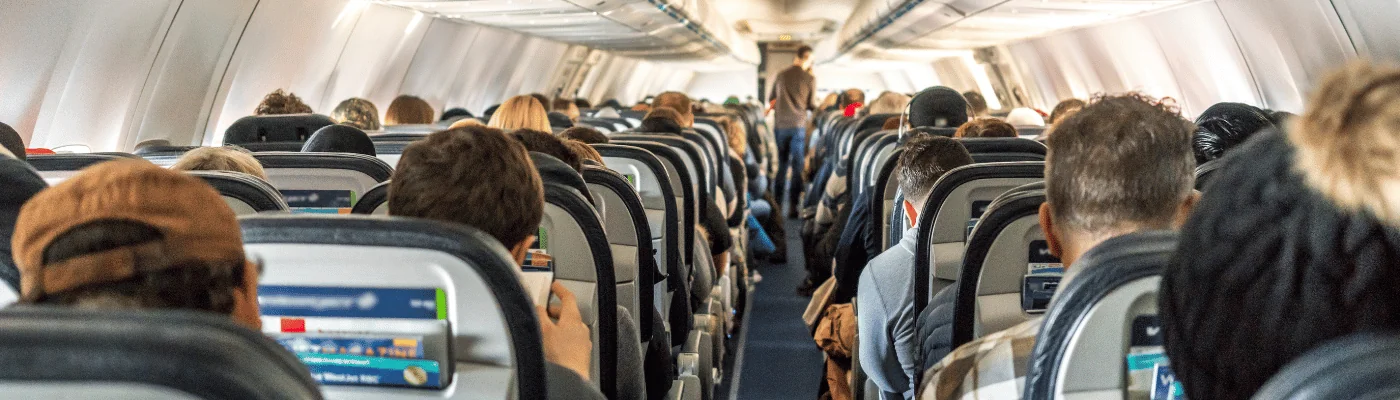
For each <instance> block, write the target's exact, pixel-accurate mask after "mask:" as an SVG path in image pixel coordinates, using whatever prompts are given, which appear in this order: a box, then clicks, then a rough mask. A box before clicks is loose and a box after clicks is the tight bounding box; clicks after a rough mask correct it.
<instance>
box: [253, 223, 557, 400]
mask: <svg viewBox="0 0 1400 400" xmlns="http://www.w3.org/2000/svg"><path fill="white" fill-rule="evenodd" d="M240 223H241V225H242V227H243V241H244V248H245V250H246V251H247V252H248V254H249V258H251V259H258V260H262V262H263V265H264V268H265V269H264V271H263V273H262V275H261V282H260V285H261V286H260V287H259V299H258V300H259V303H260V307H261V309H262V313H263V330H264V332H267V333H270V334H274V335H289V336H291V338H292V339H295V337H296V336H298V335H295V333H297V332H318V333H323V334H334V333H336V332H345V331H354V332H362V333H363V332H366V331H368V332H370V333H375V334H377V335H379V336H382V337H395V338H396V337H400V336H406V337H410V338H420V339H421V340H420V342H421V345H422V347H421V351H422V354H423V355H424V359H428V360H432V361H437V362H438V363H439V364H438V365H437V367H438V368H437V370H438V372H439V374H438V376H439V377H440V380H439V381H437V382H441V384H442V387H441V388H438V389H434V390H425V389H408V388H390V387H377V386H376V387H372V386H338V385H327V386H324V387H323V390H324V392H325V393H326V394H327V395H328V396H329V397H334V398H394V397H399V398H408V397H413V398H421V397H431V398H454V399H482V398H493V399H496V398H507V397H509V396H511V395H512V394H513V395H515V396H516V397H518V398H521V399H544V398H545V386H544V382H546V380H545V376H544V371H545V360H544V352H543V350H542V344H541V343H542V342H541V338H540V331H539V320H538V319H537V318H536V315H535V308H534V303H533V301H531V300H530V298H529V297H528V296H526V294H525V291H524V289H523V288H522V286H521V283H520V282H519V279H520V278H519V276H520V273H519V267H518V266H517V265H516V264H515V262H514V260H512V259H511V256H510V254H509V253H508V252H507V251H506V249H505V248H504V247H503V246H501V244H500V243H499V242H498V241H497V240H496V239H495V238H493V237H491V236H488V235H486V234H485V233H482V232H481V231H478V230H476V229H473V228H470V227H466V226H462V225H456V224H448V223H439V222H435V221H427V220H420V219H412V218H388V217H365V216H356V217H346V216H342V217H333V216H318V215H257V216H249V217H243V218H242V219H240ZM583 297H584V295H583V294H580V298H583ZM340 299H346V300H340ZM351 299H353V301H352V300H351ZM307 303H312V304H316V305H317V307H307V306H304V304H307ZM299 305H301V306H299ZM303 359H304V360H305V357H303ZM313 369H314V368H313ZM401 375H402V374H401ZM386 379H389V378H387V377H386ZM424 382H433V381H431V380H428V379H424V380H423V381H420V382H418V383H420V384H421V383H424ZM428 386H431V385H428Z"/></svg>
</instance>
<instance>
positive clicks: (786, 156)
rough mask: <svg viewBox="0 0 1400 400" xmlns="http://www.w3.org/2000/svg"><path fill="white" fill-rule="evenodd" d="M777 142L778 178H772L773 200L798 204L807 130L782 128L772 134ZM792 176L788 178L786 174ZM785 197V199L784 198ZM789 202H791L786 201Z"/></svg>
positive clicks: (800, 194)
mask: <svg viewBox="0 0 1400 400" xmlns="http://www.w3.org/2000/svg"><path fill="white" fill-rule="evenodd" d="M773 135H774V136H775V139H777V141H778V143H777V144H778V176H775V177H773V185H774V188H773V199H774V200H777V201H778V203H779V204H774V205H775V206H782V205H783V204H793V205H794V206H795V205H796V204H797V203H798V201H799V199H801V198H802V189H803V186H804V184H803V182H802V169H803V160H804V158H805V157H804V156H805V154H806V152H807V128H784V129H778V130H776V131H774V132H773ZM789 171H791V172H792V176H788V172H789ZM784 195H787V197H784ZM789 199H790V200H791V202H789V201H787V200H789Z"/></svg>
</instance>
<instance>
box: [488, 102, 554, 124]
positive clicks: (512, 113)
mask: <svg viewBox="0 0 1400 400" xmlns="http://www.w3.org/2000/svg"><path fill="white" fill-rule="evenodd" d="M486 125H487V126H490V127H492V128H496V129H502V130H507V131H513V130H516V129H530V130H536V131H540V132H552V131H553V128H551V127H550V126H549V112H548V111H545V109H544V104H540V101H539V100H535V98H534V97H532V96H530V95H521V96H515V97H511V98H510V99H508V100H506V102H505V103H501V107H500V108H497V109H496V113H495V114H492V115H491V123H489V124H486Z"/></svg>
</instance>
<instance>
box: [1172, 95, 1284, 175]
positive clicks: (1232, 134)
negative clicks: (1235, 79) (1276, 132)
mask: <svg viewBox="0 0 1400 400" xmlns="http://www.w3.org/2000/svg"><path fill="white" fill-rule="evenodd" d="M1273 126H1274V123H1273V121H1272V120H1270V119H1269V115H1268V114H1265V113H1264V110H1260V109H1259V107H1255V106H1251V105H1248V104H1241V103H1218V104H1216V105H1213V106H1210V108H1207V109H1206V111H1205V112H1203V113H1201V116H1200V117H1198V118H1196V133H1195V135H1194V136H1193V137H1192V138H1191V146H1192V147H1194V148H1195V151H1196V162H1197V163H1201V164H1204V163H1205V162H1206V161H1210V160H1214V159H1217V158H1220V157H1221V156H1224V155H1225V152H1227V151H1229V150H1230V149H1233V148H1235V146H1239V145H1240V144H1241V143H1244V142H1245V140H1247V139H1249V138H1250V136H1253V135H1254V134H1255V133H1257V132H1259V131H1262V130H1265V129H1268V128H1272V127H1273Z"/></svg>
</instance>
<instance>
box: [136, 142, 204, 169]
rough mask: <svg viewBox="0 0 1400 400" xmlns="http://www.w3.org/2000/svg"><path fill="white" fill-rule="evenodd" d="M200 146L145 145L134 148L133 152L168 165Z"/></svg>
mask: <svg viewBox="0 0 1400 400" xmlns="http://www.w3.org/2000/svg"><path fill="white" fill-rule="evenodd" d="M200 147H202V146H147V147H142V148H139V149H136V152H135V153H134V154H136V156H138V157H141V158H144V159H146V161H150V162H151V163H152V164H155V165H159V166H162V167H169V166H171V165H175V162H176V161H179V160H180V157H181V156H184V155H185V153H187V152H189V151H190V150H194V149H198V148H200Z"/></svg>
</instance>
